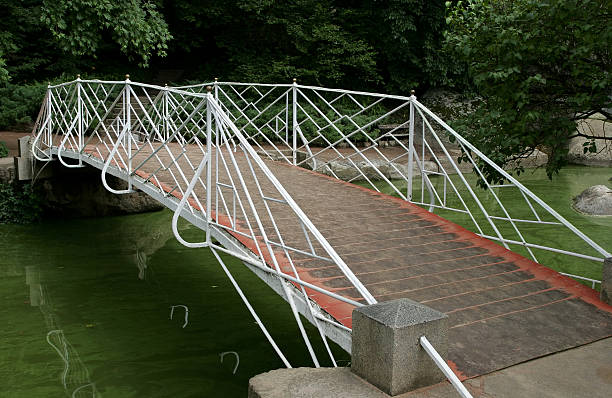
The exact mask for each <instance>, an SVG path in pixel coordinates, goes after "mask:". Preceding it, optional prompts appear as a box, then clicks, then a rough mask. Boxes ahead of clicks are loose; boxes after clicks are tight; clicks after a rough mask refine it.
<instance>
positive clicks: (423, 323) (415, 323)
mask: <svg viewBox="0 0 612 398" xmlns="http://www.w3.org/2000/svg"><path fill="white" fill-rule="evenodd" d="M421 336H426V337H427V339H428V340H429V341H430V343H431V344H432V345H433V346H434V347H435V349H436V350H437V351H438V353H439V354H440V355H441V356H442V357H445V356H446V353H447V350H448V317H447V316H446V315H445V314H443V313H441V312H438V311H436V310H434V309H432V308H429V307H427V306H424V305H422V304H419V303H417V302H415V301H412V300H409V299H399V300H393V301H385V302H382V303H378V304H373V305H368V306H365V307H360V308H357V309H355V310H354V311H353V333H352V346H351V347H352V359H351V369H352V371H353V372H354V373H355V374H357V375H358V376H360V377H362V378H364V379H365V380H366V381H368V382H369V383H371V384H373V385H375V386H376V387H378V388H380V389H381V390H382V391H384V392H385V393H387V394H389V395H398V394H402V393H405V392H408V391H412V390H415V389H417V388H420V387H424V386H428V385H432V384H436V383H438V382H440V381H442V380H444V378H445V377H444V375H443V373H442V372H441V371H440V370H439V369H438V367H437V366H436V365H435V363H434V362H433V360H432V359H431V358H430V357H429V356H428V355H427V353H426V352H425V350H424V349H423V348H422V347H421V345H420V342H419V339H420V337H421Z"/></svg>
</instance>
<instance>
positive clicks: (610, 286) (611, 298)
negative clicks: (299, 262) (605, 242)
mask: <svg viewBox="0 0 612 398" xmlns="http://www.w3.org/2000/svg"><path fill="white" fill-rule="evenodd" d="M599 297H600V299H601V301H603V302H604V303H606V304H610V305H612V257H608V258H605V259H604V262H603V270H602V276H601V292H600V294H599Z"/></svg>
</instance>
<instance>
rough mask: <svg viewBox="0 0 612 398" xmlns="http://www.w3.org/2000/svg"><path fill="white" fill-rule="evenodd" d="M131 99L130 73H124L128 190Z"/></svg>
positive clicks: (130, 183) (130, 167)
mask: <svg viewBox="0 0 612 398" xmlns="http://www.w3.org/2000/svg"><path fill="white" fill-rule="evenodd" d="M131 110H132V100H131V98H130V75H125V113H124V114H123V117H124V118H125V119H124V120H125V125H124V126H123V128H127V129H128V130H127V134H126V135H125V136H126V137H127V140H128V142H127V156H128V162H127V163H128V165H127V166H128V170H127V172H128V190H131V189H132V117H131V116H132V115H131V114H132V111H131Z"/></svg>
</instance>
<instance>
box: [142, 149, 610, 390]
mask: <svg viewBox="0 0 612 398" xmlns="http://www.w3.org/2000/svg"><path fill="white" fill-rule="evenodd" d="M178 152H180V151H179V148H178V146H177V147H176V148H175V153H178ZM149 153H150V150H146V149H145V150H143V151H142V153H141V154H139V155H138V156H139V158H142V159H144V158H145V157H146V156H148V154H149ZM164 153H165V152H164V151H162V152H160V153H159V155H160V157H161V158H162V160H163V161H165V162H166V163H167V164H169V163H170V158H169V157H167V155H165V154H164ZM186 155H187V156H188V157H189V158H190V159H191V162H192V163H193V164H194V165H195V166H196V167H197V164H198V163H199V161H200V160H201V158H202V155H201V152H200V150H199V149H197V150H196V148H194V150H193V151H188V152H187V154H186ZM237 160H238V163H241V165H240V169H241V170H248V168H249V166H248V164H247V163H246V160H245V159H244V158H241V157H239V156H237ZM137 163H138V162H135V163H134V164H135V165H136V164H137ZM179 163H180V164H181V168H182V170H191V169H192V168H191V167H190V166H188V165H187V163H186V161H185V159H184V158H183V159H182V160H180V161H179ZM266 164H267V165H268V167H269V168H270V169H271V170H272V172H273V173H274V174H275V176H276V177H277V178H278V179H279V180H280V182H281V183H282V184H283V186H284V187H285V188H286V189H287V191H288V192H289V193H290V194H291V196H292V197H293V198H294V199H295V201H296V202H297V203H298V205H299V206H300V207H301V208H302V209H303V210H304V212H305V213H306V214H307V216H308V217H309V218H310V220H312V222H313V223H314V224H315V225H316V227H317V228H318V229H319V230H320V231H321V233H322V234H323V236H325V238H326V239H327V240H328V241H329V242H330V243H331V245H332V246H333V247H334V248H335V249H336V251H337V252H338V254H339V255H340V256H341V257H342V258H343V260H344V261H345V262H346V264H347V265H348V266H349V267H350V268H351V270H352V271H353V272H354V273H355V275H356V276H357V277H358V278H359V279H360V280H361V282H362V283H363V284H364V285H365V286H366V287H367V288H368V290H369V291H370V292H371V293H372V294H373V295H374V297H375V298H376V299H377V300H378V301H385V300H392V299H396V298H401V297H406V298H409V299H412V300H415V301H418V302H421V303H423V304H425V305H428V306H430V307H432V308H435V309H437V310H439V311H442V312H444V313H446V314H448V316H449V319H450V326H451V329H450V334H449V354H448V359H449V363H450V364H451V365H452V366H453V367H454V369H455V371H456V373H457V374H458V375H460V376H461V377H463V378H467V377H473V376H477V375H481V374H485V373H489V372H492V371H494V370H498V369H501V368H505V367H507V366H510V365H513V364H517V363H520V362H523V361H526V360H529V359H533V358H536V357H540V356H543V355H547V354H550V353H554V352H557V351H561V350H565V349H568V348H571V347H575V346H579V345H582V344H585V343H588V342H592V341H595V340H598V339H602V338H605V337H608V336H610V335H612V307H611V306H608V305H606V304H603V303H602V302H600V301H599V300H598V295H597V292H595V291H593V290H592V289H590V288H588V287H586V286H584V285H581V284H579V283H577V282H575V281H573V280H572V279H570V278H567V277H565V276H562V275H560V274H558V273H557V272H554V271H552V270H550V269H548V268H546V267H544V266H542V265H539V264H537V263H535V262H533V261H530V260H528V259H526V258H524V257H522V256H520V255H518V254H515V253H513V252H511V251H508V250H506V249H504V248H502V247H501V246H498V245H497V244H494V243H492V242H490V241H488V240H486V239H484V238H481V237H479V236H477V235H475V234H473V233H471V232H469V231H467V230H465V229H464V228H462V227H460V226H458V225H456V224H453V223H451V222H449V221H447V220H445V219H443V218H441V217H438V216H437V215H434V214H431V213H429V212H427V211H426V210H424V209H422V208H420V207H418V206H416V205H413V204H410V203H408V202H405V201H402V200H400V199H397V198H394V197H390V196H387V195H384V194H380V193H377V192H374V191H371V190H368V189H365V188H362V187H359V186H356V185H353V184H349V183H345V182H342V181H338V180H335V179H332V178H330V177H327V176H323V175H321V174H318V173H315V172H312V171H308V170H305V169H302V168H298V167H294V166H290V165H287V164H285V163H280V162H273V161H266ZM157 166H159V164H157ZM152 173H155V176H156V177H157V180H156V181H155V184H157V185H161V186H162V187H163V188H164V189H165V190H166V191H167V192H170V191H171V193H172V194H173V195H176V196H179V197H180V195H179V194H177V190H172V187H173V186H174V184H175V183H174V182H173V178H172V176H171V175H170V173H169V171H159V170H158V167H156V166H155V165H153V164H151V166H148V165H146V164H145V166H143V168H142V169H141V170H139V171H138V172H137V174H138V175H140V176H141V177H143V178H150V177H151V175H152ZM229 174H232V172H230V173H229ZM260 174H261V173H260ZM191 175H193V172H191ZM191 175H189V173H187V172H186V177H187V178H189V179H190V178H191ZM213 175H214V173H213ZM228 177H229V175H228V173H225V172H224V171H223V170H220V178H219V179H220V181H221V180H224V179H225V180H227V179H228ZM234 177H235V176H234ZM258 177H261V178H260V183H261V187H262V190H263V193H264V195H266V196H268V195H269V196H270V197H278V194H277V193H276V192H272V186H271V184H269V183H267V182H264V181H263V177H262V176H261V175H258ZM151 181H154V179H151ZM245 183H246V185H247V190H249V191H250V192H251V194H252V193H253V192H255V191H256V189H257V187H256V185H255V183H254V181H253V179H245ZM199 194H200V198H202V197H203V192H202V191H200V192H199ZM241 194H244V192H242V193H241ZM202 203H203V201H202ZM268 205H270V206H271V208H272V210H273V211H274V214H275V217H274V218H275V220H276V223H277V224H278V227H279V229H280V230H281V232H282V236H283V238H284V239H285V244H287V245H296V246H299V245H300V242H301V240H303V239H304V236H303V233H302V232H301V229H300V227H299V224H298V223H297V222H296V219H295V217H293V216H292V214H289V209H288V207H287V206H286V205H283V204H280V203H274V202H270V201H269V202H268ZM255 206H256V207H257V209H258V212H259V213H260V214H265V212H266V210H265V207H264V205H263V204H262V203H256V204H255ZM283 212H286V214H284V213H283ZM213 214H214V215H215V218H216V219H217V221H218V222H219V223H220V224H224V223H225V224H226V223H228V222H229V219H230V218H231V217H232V215H231V214H226V211H225V210H224V209H223V208H222V207H221V206H220V207H219V209H216V208H214V209H213ZM240 217H241V216H238V225H239V226H240V228H243V230H246V229H247V225H246V223H245V222H244V221H245V220H240ZM262 222H263V223H264V226H265V228H264V229H265V230H266V232H267V233H270V234H273V233H274V229H273V227H272V225H271V223H270V220H268V219H265V217H262ZM240 228H239V229H240ZM259 235H260V234H259ZM235 236H236V238H237V239H239V240H240V241H242V242H243V243H244V244H245V246H247V247H251V248H252V247H254V244H253V242H249V239H247V238H245V237H244V236H241V235H239V234H235ZM301 243H303V242H301ZM278 257H280V258H284V257H283V255H282V252H281V249H278ZM292 258H293V259H294V260H295V264H296V266H297V268H298V273H299V275H300V277H301V278H302V279H304V280H306V281H308V282H311V283H313V284H315V285H318V286H321V287H324V288H326V289H328V290H330V291H333V292H335V293H338V294H340V295H343V296H345V297H349V298H352V299H354V300H358V301H359V300H360V297H359V295H358V293H357V292H356V291H355V289H354V288H353V287H352V286H351V285H350V283H349V282H348V280H347V279H346V278H345V277H344V276H343V275H342V273H341V272H340V270H339V269H338V268H337V267H336V266H334V265H330V264H329V263H327V262H325V261H321V260H317V259H313V258H309V257H306V256H302V257H301V258H300V257H299V256H292ZM280 266H281V267H282V268H283V269H284V270H285V271H286V272H287V273H290V274H292V273H293V272H292V270H291V267H290V264H289V262H288V261H284V262H283V263H281V264H280ZM309 294H310V296H311V298H312V299H313V300H315V301H316V302H317V303H318V304H319V305H320V306H321V307H322V308H324V309H325V310H326V311H327V312H328V313H330V314H331V315H332V316H334V318H336V319H337V320H339V321H340V322H342V323H343V324H345V325H346V326H349V327H350V326H351V311H352V309H353V308H352V306H350V305H348V304H346V303H341V302H339V301H337V300H333V299H330V298H329V297H328V296H325V295H323V294H320V293H317V292H314V291H309Z"/></svg>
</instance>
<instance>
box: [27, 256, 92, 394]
mask: <svg viewBox="0 0 612 398" xmlns="http://www.w3.org/2000/svg"><path fill="white" fill-rule="evenodd" d="M25 271H26V284H27V285H28V286H29V287H30V306H32V307H38V308H39V309H40V311H41V313H42V314H43V317H44V319H45V324H46V326H47V329H51V330H50V331H49V332H48V333H47V343H48V344H49V345H50V346H51V347H53V349H54V350H55V351H56V352H57V354H58V355H59V356H60V358H61V359H62V361H63V363H64V370H63V372H62V385H63V386H64V390H66V392H67V393H69V391H70V390H73V389H74V391H73V392H72V395H71V396H72V397H74V398H76V397H78V396H79V395H77V393H78V394H80V391H81V390H82V391H83V393H86V392H87V390H85V387H91V396H92V397H93V398H96V397H100V396H101V395H100V394H98V392H97V391H96V386H95V383H92V381H91V379H90V377H89V371H88V370H87V367H86V366H85V364H84V363H83V361H81V358H80V357H79V354H78V352H77V350H76V349H75V348H74V347H73V346H72V344H70V342H69V341H68V339H66V336H65V335H64V332H63V330H62V329H60V328H59V326H58V322H57V317H56V316H55V314H54V313H53V308H52V306H51V300H50V297H49V293H48V292H47V290H46V289H45V287H44V285H43V284H42V283H41V276H40V275H41V274H40V271H39V269H38V267H36V266H26V267H25ZM87 396H89V394H87Z"/></svg>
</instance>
